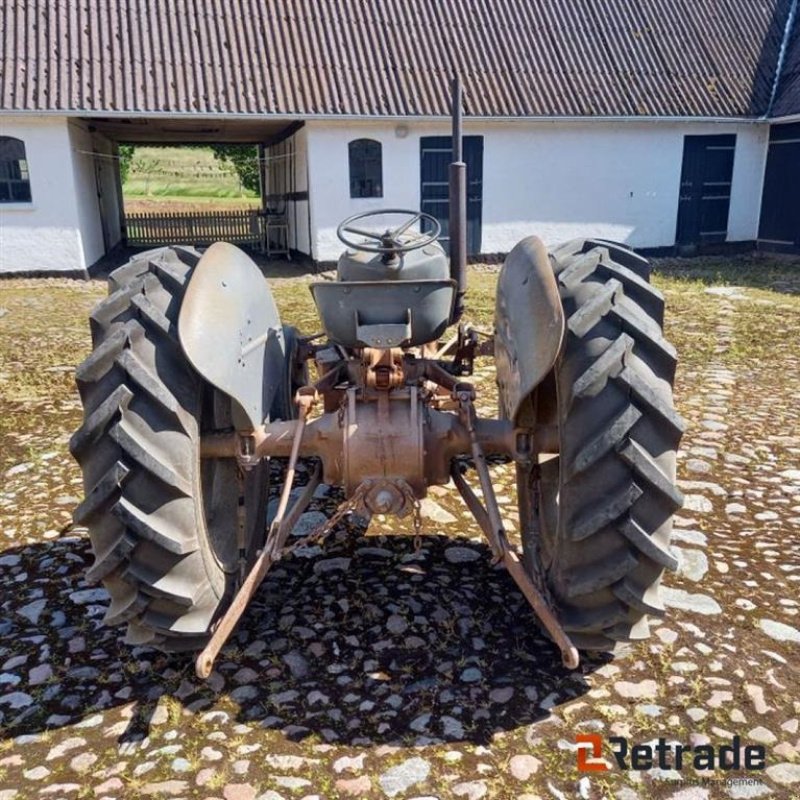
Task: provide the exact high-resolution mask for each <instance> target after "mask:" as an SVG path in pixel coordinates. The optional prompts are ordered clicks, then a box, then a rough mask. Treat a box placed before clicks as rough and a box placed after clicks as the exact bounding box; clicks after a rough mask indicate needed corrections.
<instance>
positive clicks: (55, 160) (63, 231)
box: [0, 116, 86, 272]
mask: <svg viewBox="0 0 800 800" xmlns="http://www.w3.org/2000/svg"><path fill="white" fill-rule="evenodd" d="M0 135H2V136H14V137H16V138H18V139H22V141H23V142H24V143H25V154H26V157H27V161H28V169H29V171H30V181H31V198H32V200H31V202H30V203H0V272H29V271H38V270H46V271H53V272H57V271H63V270H82V269H84V268H85V267H86V259H85V256H84V250H83V242H82V237H81V231H80V221H79V218H78V212H77V209H76V205H75V173H74V170H73V160H72V155H73V154H72V149H71V144H70V134H69V130H68V124H67V120H66V118H64V117H42V118H38V119H34V118H31V117H25V118H21V117H16V118H15V117H5V116H0Z"/></svg>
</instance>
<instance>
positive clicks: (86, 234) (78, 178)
mask: <svg viewBox="0 0 800 800" xmlns="http://www.w3.org/2000/svg"><path fill="white" fill-rule="evenodd" d="M69 142H70V145H71V150H72V153H71V155H72V174H73V177H74V191H75V197H74V200H73V202H74V203H75V210H76V211H77V214H78V226H79V230H80V235H81V244H82V245H83V257H84V266H87V267H88V266H89V265H90V264H93V263H94V262H95V261H97V259H98V258H100V256H102V255H103V253H104V252H105V248H104V246H103V225H102V222H101V220H100V204H99V198H98V196H97V178H96V172H95V170H96V167H95V159H96V158H97V156H96V155H95V154H94V151H93V141H92V134H91V133H90V132H89V127H88V126H87V125H86V124H85V123H84V122H81V121H79V120H70V121H69Z"/></svg>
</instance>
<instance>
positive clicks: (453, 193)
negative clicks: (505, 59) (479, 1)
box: [448, 78, 467, 324]
mask: <svg viewBox="0 0 800 800" xmlns="http://www.w3.org/2000/svg"><path fill="white" fill-rule="evenodd" d="M451 113H452V119H453V160H452V162H451V163H450V220H449V231H448V233H449V237H450V277H451V278H452V279H453V280H454V281H455V282H456V283H457V284H458V287H457V289H456V303H455V306H454V308H453V316H452V318H451V320H450V322H451V323H453V324H455V323H456V322H458V321H459V320H460V319H461V315H462V314H463V313H464V295H466V293H467V165H466V164H465V163H464V160H463V152H462V142H461V80H460V79H459V78H453V96H452V110H451Z"/></svg>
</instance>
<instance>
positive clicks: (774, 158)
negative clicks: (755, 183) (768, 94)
mask: <svg viewBox="0 0 800 800" xmlns="http://www.w3.org/2000/svg"><path fill="white" fill-rule="evenodd" d="M798 187H800V123H795V124H791V125H773V126H772V128H771V129H770V135H769V151H768V153H767V169H766V172H765V173H764V194H763V196H762V200H761V225H760V226H759V229H758V240H759V242H760V243H762V244H764V245H766V246H767V249H770V250H778V251H787V252H791V251H793V250H796V249H798V248H800V193H798Z"/></svg>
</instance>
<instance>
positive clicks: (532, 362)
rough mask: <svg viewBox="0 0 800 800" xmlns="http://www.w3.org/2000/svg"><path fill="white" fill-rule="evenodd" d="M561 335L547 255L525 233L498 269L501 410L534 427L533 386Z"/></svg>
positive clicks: (560, 318)
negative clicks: (524, 237) (525, 236)
mask: <svg viewBox="0 0 800 800" xmlns="http://www.w3.org/2000/svg"><path fill="white" fill-rule="evenodd" d="M563 338H564V311H563V309H562V307H561V298H560V296H559V293H558V285H557V284H556V279H555V275H554V274H553V267H552V265H551V264H550V257H549V256H548V254H547V250H546V248H545V246H544V244H542V241H541V240H540V239H539V238H537V237H536V236H529V237H528V238H527V239H523V240H522V241H521V242H519V244H517V246H516V247H515V248H514V249H513V250H512V251H511V252H510V253H509V254H508V257H507V258H506V260H505V263H504V264H503V268H502V269H501V270H500V278H499V280H498V283H497V303H496V307H495V340H494V353H495V367H496V370H497V385H498V391H499V395H500V396H499V402H500V413H501V415H502V416H503V417H505V418H506V419H510V420H512V421H513V422H514V424H515V425H516V426H518V427H533V425H534V424H535V407H534V403H533V392H534V390H535V389H536V387H537V386H538V385H539V384H540V383H541V381H542V380H543V378H544V377H545V376H546V375H547V373H548V372H550V370H551V369H552V367H553V365H554V364H555V362H556V359H557V358H558V354H559V351H560V350H561V342H562V340H563Z"/></svg>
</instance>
